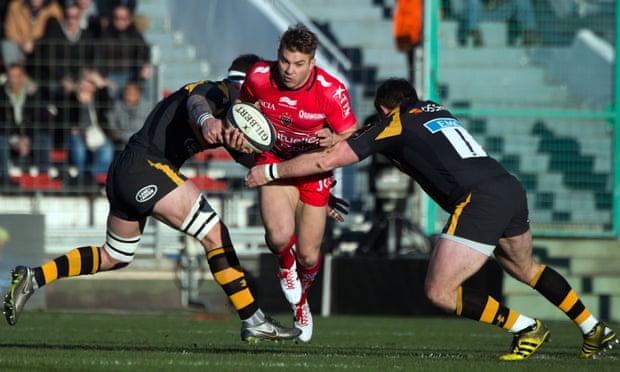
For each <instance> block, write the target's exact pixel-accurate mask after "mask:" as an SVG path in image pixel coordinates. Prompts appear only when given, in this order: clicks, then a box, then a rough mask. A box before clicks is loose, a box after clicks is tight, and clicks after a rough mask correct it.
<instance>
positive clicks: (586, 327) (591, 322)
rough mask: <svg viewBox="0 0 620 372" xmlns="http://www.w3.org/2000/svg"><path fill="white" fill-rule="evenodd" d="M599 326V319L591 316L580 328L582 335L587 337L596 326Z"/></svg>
mask: <svg viewBox="0 0 620 372" xmlns="http://www.w3.org/2000/svg"><path fill="white" fill-rule="evenodd" d="M597 324H598V319H596V318H595V317H594V316H593V315H590V316H589V317H588V319H586V320H584V321H583V323H581V324H579V328H581V333H583V334H584V335H587V334H588V333H590V332H591V331H592V330H593V329H594V326H596V325H597Z"/></svg>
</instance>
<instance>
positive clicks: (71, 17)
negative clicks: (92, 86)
mask: <svg viewBox="0 0 620 372" xmlns="http://www.w3.org/2000/svg"><path fill="white" fill-rule="evenodd" d="M80 16H81V10H80V8H79V7H78V6H77V5H76V4H71V5H68V6H67V7H65V8H64V17H63V19H62V20H61V21H58V20H56V19H50V21H49V22H48V25H47V27H46V29H45V33H44V34H43V37H42V38H41V39H40V40H39V41H38V42H37V47H36V53H35V58H34V61H35V63H34V65H35V66H34V68H33V69H34V71H35V73H36V75H35V79H36V81H37V82H39V84H41V85H43V86H44V87H45V89H46V91H47V92H48V93H49V97H51V98H52V99H54V100H57V99H59V98H60V97H61V96H62V93H63V92H62V90H63V87H65V89H67V86H69V87H71V86H73V85H74V84H75V83H76V81H77V79H78V77H79V74H80V71H81V70H83V69H85V68H86V69H92V68H93V67H94V63H95V42H96V41H95V35H94V34H93V33H92V32H91V31H90V30H89V29H81V28H80ZM68 89H70V88H68Z"/></svg>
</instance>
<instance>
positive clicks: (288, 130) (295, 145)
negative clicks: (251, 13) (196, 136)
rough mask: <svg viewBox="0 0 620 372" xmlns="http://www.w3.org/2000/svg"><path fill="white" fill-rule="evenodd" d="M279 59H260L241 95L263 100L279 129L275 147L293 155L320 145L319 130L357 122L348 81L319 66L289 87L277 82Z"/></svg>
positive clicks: (339, 128) (278, 152)
mask: <svg viewBox="0 0 620 372" xmlns="http://www.w3.org/2000/svg"><path fill="white" fill-rule="evenodd" d="M277 68H278V66H277V62H276V61H268V62H259V63H257V64H256V65H254V66H253V67H252V68H251V69H250V71H248V73H247V75H246V78H245V83H244V84H243V87H242V88H241V95H240V99H241V100H242V101H245V102H252V103H254V102H259V104H260V108H261V110H262V111H263V112H264V113H265V115H267V117H268V118H269V119H270V120H271V122H272V123H273V126H274V127H275V130H276V133H277V139H276V143H275V146H274V147H273V149H272V150H271V151H272V152H273V153H274V154H275V155H277V156H278V157H279V158H283V159H289V158H291V157H294V156H295V155H298V154H300V153H303V152H307V151H310V150H313V149H316V148H318V147H319V140H318V138H317V137H316V136H315V132H316V131H318V130H319V129H321V128H323V127H325V126H326V125H327V126H329V127H330V128H331V129H332V130H333V131H334V132H336V133H342V132H344V131H345V130H347V129H349V128H351V126H354V125H356V123H357V120H356V118H355V115H354V114H353V110H352V109H351V100H350V98H349V93H348V92H347V90H346V88H345V87H344V85H343V84H342V83H341V82H340V81H339V80H338V79H336V78H335V77H333V76H331V75H330V74H328V73H327V72H325V71H324V70H323V69H321V68H319V67H315V68H314V69H313V70H312V71H311V73H310V78H309V79H308V81H307V82H306V84H304V85H303V86H302V87H301V88H299V89H296V90H289V89H286V88H281V87H279V86H278V85H277V83H276V81H275V79H274V74H276V73H277Z"/></svg>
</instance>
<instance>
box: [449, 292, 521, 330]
mask: <svg viewBox="0 0 620 372" xmlns="http://www.w3.org/2000/svg"><path fill="white" fill-rule="evenodd" d="M456 315H457V316H460V317H464V318H469V319H473V320H476V321H479V322H482V323H487V324H493V325H495V326H498V327H500V328H504V329H505V330H507V331H509V330H511V328H512V327H513V325H514V324H515V322H516V321H517V319H518V318H519V315H520V314H519V313H518V312H516V311H514V310H512V309H509V308H507V307H506V306H504V305H502V304H500V303H499V301H497V300H496V299H494V298H493V297H491V296H489V295H485V294H483V293H481V292H478V291H476V290H474V289H471V288H465V287H459V290H458V298H457V303H456Z"/></svg>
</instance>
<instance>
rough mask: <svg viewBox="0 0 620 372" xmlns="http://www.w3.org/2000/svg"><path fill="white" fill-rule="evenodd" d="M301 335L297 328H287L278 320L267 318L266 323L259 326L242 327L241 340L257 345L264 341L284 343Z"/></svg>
mask: <svg viewBox="0 0 620 372" xmlns="http://www.w3.org/2000/svg"><path fill="white" fill-rule="evenodd" d="M300 334H301V330H299V329H297V328H286V327H284V326H282V325H281V324H280V323H278V321H277V320H275V319H273V318H271V317H269V316H265V321H264V322H263V323H261V324H259V325H255V326H250V325H245V324H244V325H242V326H241V340H242V341H246V342H249V343H257V342H260V341H262V340H269V341H283V340H292V339H294V338H296V337H298V336H299V335H300Z"/></svg>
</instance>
